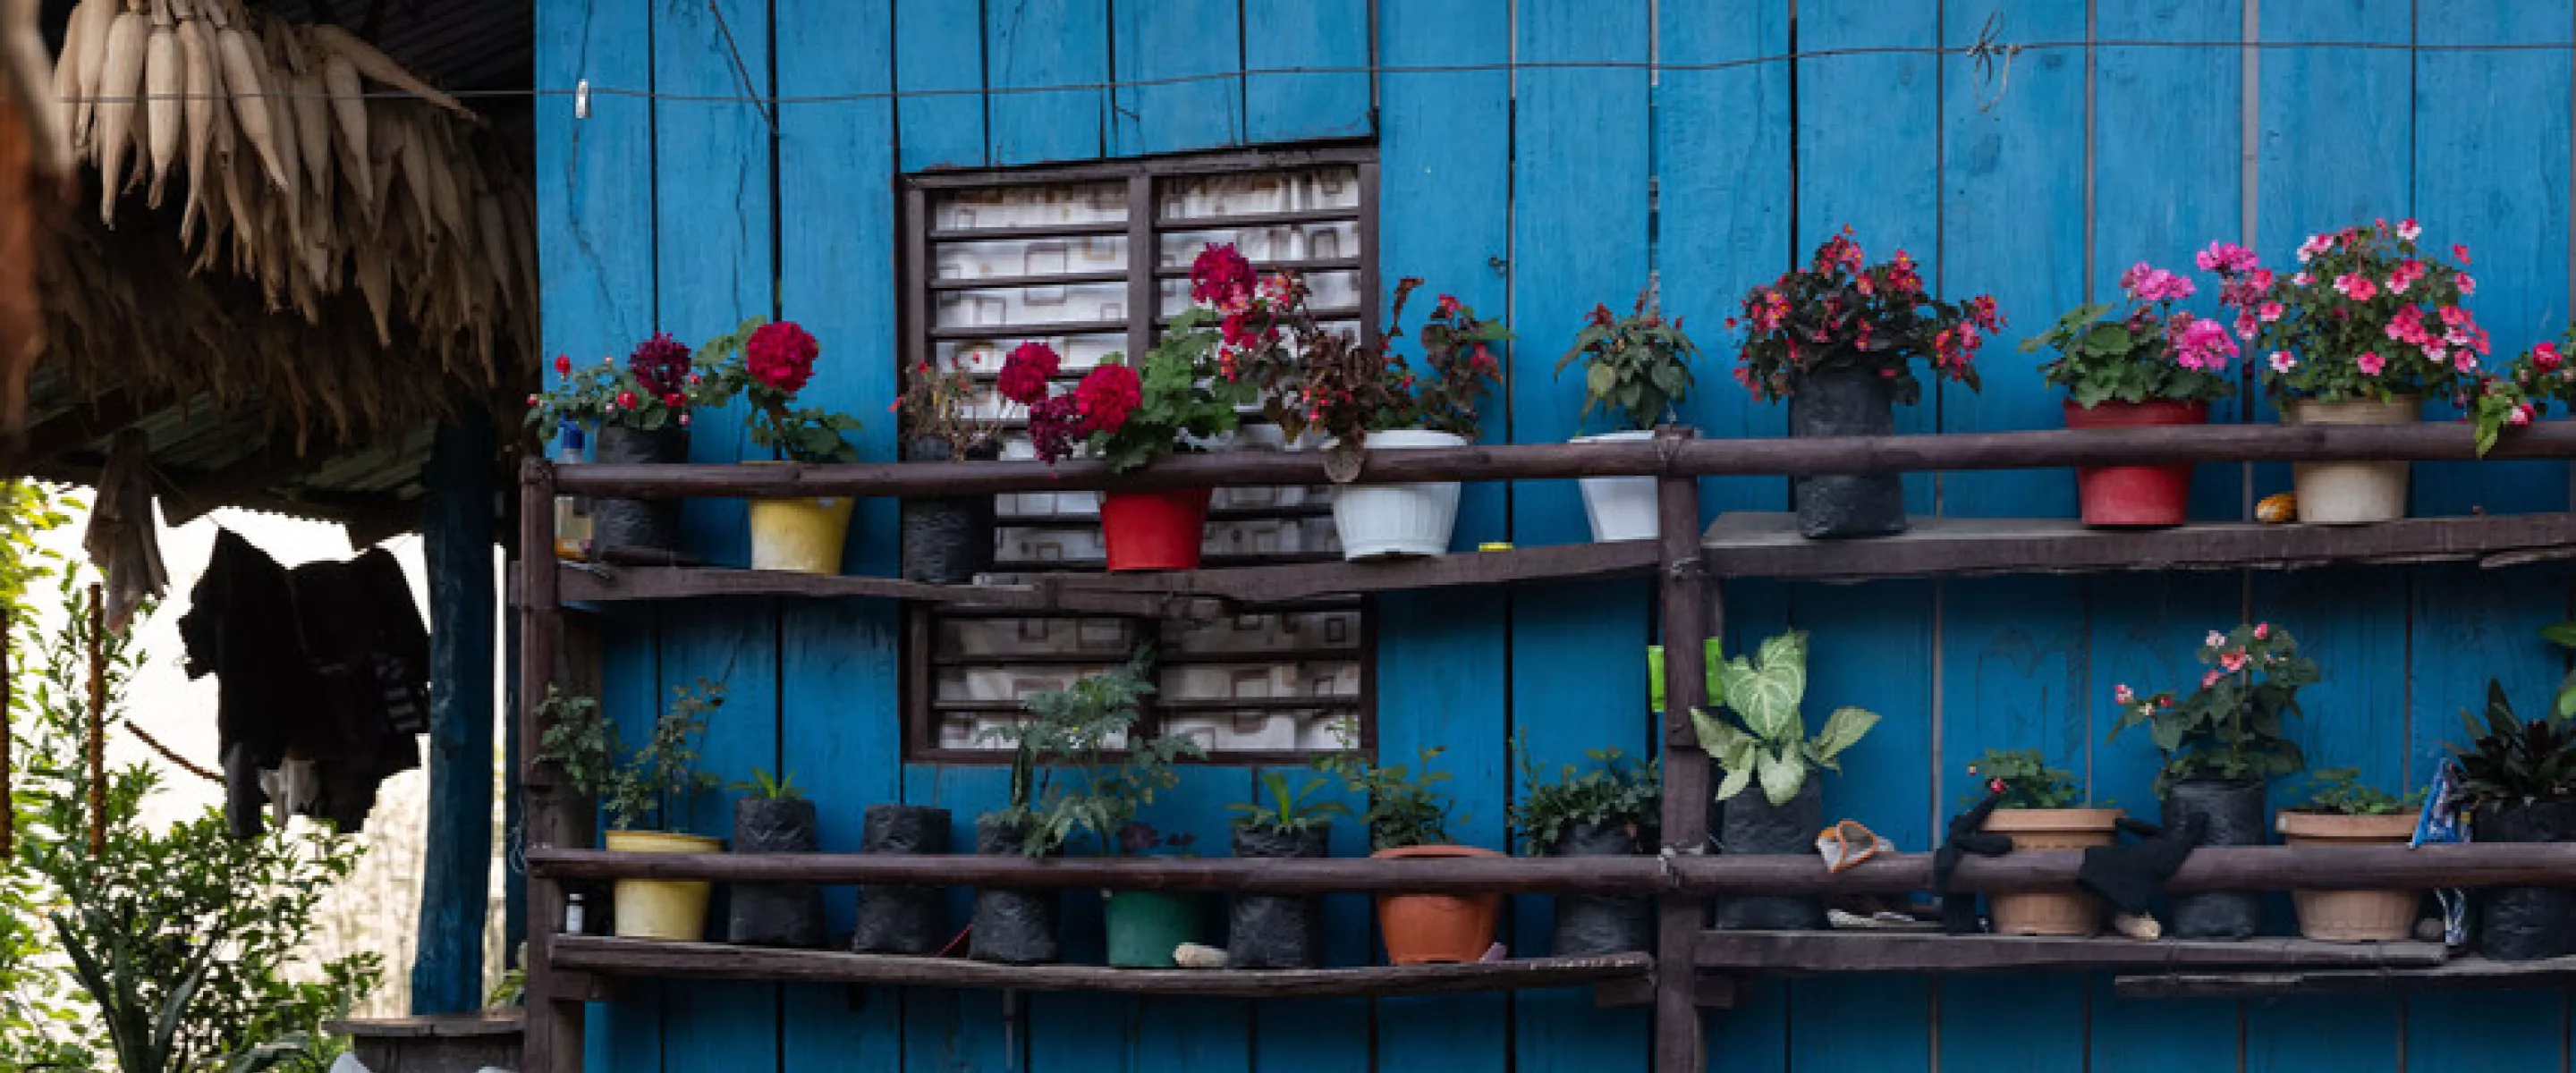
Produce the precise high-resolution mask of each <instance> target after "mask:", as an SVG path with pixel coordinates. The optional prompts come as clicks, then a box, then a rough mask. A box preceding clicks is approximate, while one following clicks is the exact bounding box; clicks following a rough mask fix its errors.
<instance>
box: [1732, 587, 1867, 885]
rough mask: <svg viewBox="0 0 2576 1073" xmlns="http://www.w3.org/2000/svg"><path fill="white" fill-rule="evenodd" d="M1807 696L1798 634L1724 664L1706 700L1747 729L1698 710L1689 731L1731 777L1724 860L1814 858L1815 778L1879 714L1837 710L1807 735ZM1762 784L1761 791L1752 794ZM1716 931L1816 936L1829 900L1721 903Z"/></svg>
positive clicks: (1818, 801)
mask: <svg viewBox="0 0 2576 1073" xmlns="http://www.w3.org/2000/svg"><path fill="white" fill-rule="evenodd" d="M1806 693H1807V634H1806V631H1803V630H1791V631H1789V632H1787V633H1784V634H1781V635H1779V636H1777V637H1773V638H1771V639H1770V640H1767V641H1764V642H1762V646H1761V648H1760V649H1758V650H1757V651H1756V652H1755V657H1754V658H1753V659H1751V660H1747V659H1745V658H1744V657H1742V656H1737V657H1734V658H1732V659H1729V660H1727V661H1726V662H1724V663H1721V664H1719V665H1718V669H1717V681H1715V682H1712V683H1710V684H1709V703H1710V704H1711V705H1717V704H1724V705H1725V706H1726V707H1727V708H1729V709H1731V710H1733V711H1734V712H1735V714H1736V716H1737V718H1740V719H1742V720H1743V721H1744V722H1743V725H1742V726H1741V727H1739V726H1737V725H1735V724H1732V723H1728V722H1726V721H1724V720H1721V719H1719V718H1718V717H1716V716H1714V715H1711V714H1709V712H1708V710H1707V709H1704V708H1693V709H1691V726H1692V728H1693V729H1694V730H1696V731H1697V732H1698V736H1699V747H1700V749H1701V750H1703V751H1705V752H1706V753H1708V755H1709V757H1710V758H1711V759H1713V760H1715V761H1716V762H1717V765H1718V769H1719V770H1721V771H1723V772H1725V773H1726V778H1725V779H1724V780H1723V781H1721V782H1720V783H1719V784H1718V787H1717V799H1718V800H1719V801H1720V802H1723V803H1724V804H1725V810H1726V811H1725V812H1724V813H1723V814H1722V815H1721V816H1720V823H1719V827H1718V841H1719V843H1720V845H1721V846H1722V847H1723V848H1724V850H1725V852H1727V853H1766V854H1807V853H1814V852H1815V851H1816V848H1815V836H1816V832H1817V831H1818V830H1819V829H1821V828H1822V827H1823V826H1824V798H1823V784H1822V783H1821V782H1820V781H1818V780H1816V779H1814V778H1810V777H1809V776H1810V775H1811V774H1812V773H1813V770H1814V769H1816V768H1824V769H1826V770H1828V771H1833V772H1837V773H1839V772H1840V771H1842V765H1841V764H1840V763H1838V762H1836V760H1835V758H1836V757H1838V756H1841V755H1842V752H1843V750H1845V749H1849V748H1851V747H1852V746H1853V745H1855V744H1858V743H1859V742H1860V739H1861V738H1862V737H1863V736H1865V735H1867V734H1868V733H1869V730H1870V728H1871V727H1874V726H1877V725H1878V715H1877V714H1876V713H1873V712H1870V711H1866V710H1864V709H1860V708H1851V707H1844V708H1836V709H1834V713H1833V714H1832V715H1830V716H1827V717H1825V725H1824V728H1823V729H1822V730H1820V731H1818V732H1817V734H1816V736H1815V737H1812V738H1810V737H1808V736H1807V723H1806V719H1805V718H1804V717H1803V716H1801V715H1800V714H1799V712H1798V707H1799V704H1800V703H1801V702H1803V701H1804V700H1805V699H1806ZM1757 780H1759V781H1760V783H1761V787H1762V792H1761V793H1759V794H1751V795H1747V794H1745V792H1744V791H1745V790H1746V789H1748V788H1750V787H1752V786H1753V785H1754V783H1755V782H1756V781H1757ZM1717 926H1718V927H1721V928H1732V929H1739V930H1741V929H1814V928H1821V927H1824V926H1825V912H1824V907H1823V905H1822V903H1820V902H1818V901H1817V900H1816V899H1814V898H1794V897H1742V898H1728V899H1726V900H1724V901H1722V902H1719V903H1718V907H1717Z"/></svg>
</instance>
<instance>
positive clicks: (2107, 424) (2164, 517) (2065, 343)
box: [2021, 247, 2242, 526]
mask: <svg viewBox="0 0 2576 1073" xmlns="http://www.w3.org/2000/svg"><path fill="white" fill-rule="evenodd" d="M2221 250H2226V251H2231V252H2228V253H2226V254H2224V256H2227V257H2230V258H2234V257H2237V256H2239V255H2240V254H2241V252H2242V251H2241V248H2239V247H2212V249H2210V250H2204V251H2202V253H2201V255H2200V263H2201V264H2202V265H2203V266H2210V265H2214V264H2217V263H2219V261H2218V260H2217V258H2219V257H2220V256H2222V255H2221V253H2220V252H2219V251H2221ZM2229 263H2234V262H2233V261H2230V262H2229ZM2197 289H2198V288H2196V287H2195V286H2193V284H2192V282H2191V281H2190V280H2189V279H2186V278H2184V277H2182V276H2179V275H2176V274H2174V273H2172V272H2168V271H2166V270H2164V269H2161V268H2156V267H2153V266H2150V265H2148V264H2147V263H2146V262H2143V261H2141V262H2139V263H2138V264H2136V265H2134V266H2132V267H2131V268H2130V269H2129V270H2128V271H2126V272H2122V273H2120V290H2121V293H2122V295H2123V296H2124V298H2125V300H2124V301H2123V302H2121V303H2120V304H2117V305H2114V304H2112V303H2109V302H2088V303H2086V304H2084V305H2080V306H2077V307H2075V308H2074V309H2072V310H2069V311H2067V314H2066V315H2065V316H2063V317H2059V318H2058V319H2057V323H2056V324H2055V325H2054V326H2052V327H2050V328H2049V329H2048V331H2047V332H2046V333H2044V334H2041V335H2037V336H2034V337H2032V338H2030V339H2026V340H2024V341H2023V342H2022V344H2021V348H2022V350H2024V351H2026V352H2027V351H2035V350H2038V349H2039V348H2041V347H2047V348H2048V349H2050V350H2054V351H2056V352H2057V357H2056V359H2055V360H2052V361H2049V362H2047V363H2045V364H2043V365H2041V366H2040V371H2041V372H2042V374H2044V376H2045V377H2046V379H2047V381H2048V382H2049V383H2050V384H2053V385H2055V386H2057V387H2061V388H2064V389H2066V393H2067V398H2066V403H2065V408H2066V427H2068V428H2071V429H2094V428H2140V427H2147V426H2155V425H2199V424H2206V423H2208V421H2209V404H2210V403H2211V402H2212V401H2213V400H2216V399H2220V398H2224V397H2226V396H2227V394H2228V393H2229V392H2230V391H2233V390H2234V389H2235V375H2236V374H2235V372H2234V370H2233V369H2232V368H2231V367H2230V366H2231V363H2232V362H2234V361H2235V359H2236V353H2237V352H2236V341H2235V340H2234V339H2232V338H2229V337H2228V334H2227V326H2226V325H2225V324H2224V323H2221V322H2220V321H2218V320H2216V319H2214V318H2210V317H2204V316H2200V315H2197V314H2194V313H2192V312H2190V311H2188V310H2181V309H2176V308H2174V303H2176V302H2179V301H2181V300H2183V299H2185V298H2189V297H2191V296H2192V294H2193V293H2194V292H2195V291H2196V290H2197ZM2075 489H2076V499H2077V500H2078V502H2080V503H2081V504H2082V508H2083V516H2084V524H2086V525H2093V526H2169V525H2181V524H2182V523H2183V516H2184V511H2185V507H2186V506H2187V505H2188V504H2189V502H2190V499H2191V464H2190V463H2188V462H2186V463H2182V464H2179V465H2165V466H2081V467H2078V468H2077V469H2076V471H2075Z"/></svg>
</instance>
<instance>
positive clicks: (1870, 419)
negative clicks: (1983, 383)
mask: <svg viewBox="0 0 2576 1073" xmlns="http://www.w3.org/2000/svg"><path fill="white" fill-rule="evenodd" d="M1791 386H1792V388H1793V389H1794V390H1792V391H1791V392H1790V394H1789V435H1790V436H1791V437H1792V438H1794V439H1801V440H1804V439H1816V438H1821V437H1828V436H1892V435H1895V434H1896V396H1895V393H1894V389H1892V388H1891V387H1889V385H1888V381H1887V379H1886V378H1885V377H1881V376H1879V375H1877V374H1876V373H1874V372H1872V371H1871V370H1869V369H1867V368H1864V367H1862V365H1861V364H1860V362H1859V360H1858V359H1856V358H1850V357H1844V358H1838V359H1828V360H1827V361H1826V362H1825V363H1824V364H1823V365H1821V366H1820V367H1818V368H1816V369H1814V370H1812V371H1810V372H1808V373H1807V374H1806V375H1804V376H1801V377H1799V378H1798V381H1797V383H1795V384H1793V385H1791ZM1789 498H1790V499H1792V500H1794V501H1795V502H1796V503H1797V505H1798V533H1799V535H1801V536H1804V537H1807V538H1809V539H1813V540H1824V539H1842V538H1849V537H1873V536H1889V535H1892V534H1896V533H1902V532H1904V531H1905V529H1906V525H1907V522H1906V518H1905V482H1904V480H1903V479H1902V478H1899V477H1898V476H1897V475H1896V474H1893V473H1843V474H1832V475H1828V476H1820V477H1794V478H1791V479H1790V481H1789ZM1810 833H1812V832H1810Z"/></svg>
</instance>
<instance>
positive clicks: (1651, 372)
mask: <svg viewBox="0 0 2576 1073" xmlns="http://www.w3.org/2000/svg"><path fill="white" fill-rule="evenodd" d="M1697 357H1699V344H1697V343H1693V342H1691V339H1690V336H1687V335H1684V334H1682V322H1681V320H1680V318H1673V319H1670V320H1667V319H1665V318H1664V313H1663V310H1661V309H1658V308H1656V306H1655V289H1654V288H1653V287H1648V288H1646V289H1645V290H1642V291H1639V292H1637V305H1636V308H1635V309H1632V310H1630V311H1629V313H1628V315H1627V316H1624V317H1623V316H1619V315H1617V314H1614V313H1612V312H1610V307H1609V306H1606V305H1595V306H1593V307H1592V313H1591V316H1590V317H1589V319H1587V320H1586V321H1585V322H1584V325H1583V330H1582V331H1581V332H1579V333H1577V334H1576V335H1575V337H1574V346H1573V347H1572V348H1571V349H1568V350H1567V351H1566V352H1565V356H1564V357H1561V358H1558V359H1556V372H1557V375H1559V376H1563V375H1565V368H1566V366H1569V365H1572V364H1574V363H1575V362H1577V361H1581V362H1582V363H1583V411H1582V413H1581V414H1580V415H1579V416H1582V417H1590V416H1592V411H1594V410H1596V409H1598V410H1602V411H1605V412H1607V411H1616V412H1617V415H1618V419H1619V427H1620V428H1622V429H1628V430H1632V431H1634V430H1644V429H1650V428H1653V427H1655V424H1656V422H1659V421H1662V420H1664V419H1665V415H1667V414H1670V413H1672V412H1673V408H1674V407H1676V406H1680V405H1681V403H1682V400H1683V399H1684V398H1686V397H1688V396H1689V395H1690V390H1691V371H1690V363H1691V361H1692V360H1693V359H1695V358H1697Z"/></svg>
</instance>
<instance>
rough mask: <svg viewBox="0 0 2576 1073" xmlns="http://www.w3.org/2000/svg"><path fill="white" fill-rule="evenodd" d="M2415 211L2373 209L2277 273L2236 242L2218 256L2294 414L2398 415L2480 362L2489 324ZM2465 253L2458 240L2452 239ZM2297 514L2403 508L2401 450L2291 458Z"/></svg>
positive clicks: (2353, 517) (2379, 518) (2266, 384)
mask: <svg viewBox="0 0 2576 1073" xmlns="http://www.w3.org/2000/svg"><path fill="white" fill-rule="evenodd" d="M2420 237H2422V231H2421V229H2420V228H2418V227H2417V226H2416V224H2415V221H2413V220H2405V221H2401V222H2399V223H2398V225H2397V226H2395V227H2390V226H2388V224H2387V222H2386V221H2384V220H2383V221H2377V222H2374V223H2372V224H2370V225H2369V226H2367V227H2347V228H2344V229H2343V230H2341V231H2337V232H2335V233H2333V234H2330V235H2310V236H2308V238H2307V241H2305V242H2302V243H2300V244H2299V252H2298V258H2299V267H2298V271H2296V272H2293V273H2290V274H2289V275H2287V276H2282V275H2279V274H2278V273H2274V272H2272V271H2270V270H2267V269H2264V268H2262V267H2260V266H2259V265H2257V264H2255V262H2254V258H2253V257H2252V255H2250V254H2244V253H2242V252H2241V251H2238V252H2237V253H2236V254H2235V255H2233V256H2232V257H2231V259H2230V262H2229V263H2228V264H2226V265H2224V266H2223V267H2221V268H2220V272H2221V274H2222V275H2223V276H2225V277H2226V278H2227V283H2228V285H2227V287H2226V289H2225V290H2224V291H2223V292H2222V293H2221V294H2220V296H2219V297H2220V300H2221V301H2223V302H2225V303H2226V304H2228V305H2229V306H2231V307H2233V308H2234V309H2235V310H2236V311H2237V312H2236V330H2237V334H2238V335H2239V336H2241V337H2244V338H2247V339H2251V340H2254V341H2255V344H2256V349H2257V350H2259V351H2261V352H2262V353H2263V354H2264V357H2263V358H2262V360H2261V363H2260V364H2259V365H2258V366H2257V372H2258V374H2259V375H2260V376H2261V377H2262V379H2263V390H2264V391H2265V393H2267V394H2269V395H2270V396H2271V397H2272V399H2273V400H2274V401H2275V402H2278V403H2279V404H2280V405H2281V419H2282V421H2284V422H2285V423H2288V424H2294V425H2404V424H2412V423H2414V422H2415V420H2416V419H2417V418H2418V417H2419V416H2421V414H2422V411H2423V403H2424V397H2425V396H2427V395H2435V394H2440V393H2443V392H2445V391H2447V390H2450V389H2452V388H2453V387H2455V386H2456V385H2458V384H2460V383H2461V382H2463V381H2462V378H2464V377H2470V376H2473V375H2474V374H2475V373H2477V371H2478V366H2479V362H2480V359H2481V358H2482V357H2483V356H2485V355H2486V354H2487V352H2488V349H2489V347H2488V342H2487V333H2486V331H2485V329H2482V328H2480V327H2478V324H2477V319H2476V318H2475V317H2472V316H2470V314H2469V311H2468V310H2467V309H2466V308H2464V307H2463V306H2462V305H2461V304H2460V303H2461V302H2462V301H2463V300H2465V299H2467V298H2468V297H2469V296H2470V295H2472V294H2475V293H2476V292H2477V281H2476V280H2475V279H2474V278H2472V277H2470V275H2469V274H2468V272H2467V271H2466V270H2465V269H2463V268H2461V267H2458V266H2455V265H2453V264H2451V263H2450V262H2448V261H2445V260H2443V259H2441V258H2440V257H2438V256H2435V255H2433V254H2431V253H2429V252H2428V251H2425V250H2423V249H2421V248H2419V247H2418V246H2417V244H2416V242H2417V239H2419V238H2420ZM2451 256H2452V257H2453V258H2454V259H2456V260H2457V261H2458V262H2459V263H2460V264H2461V265H2466V264H2467V263H2468V260H2469V251H2468V248H2467V247H2465V246H2453V247H2451ZM2291 481H2292V485H2293V487H2294V489H2295V491H2296V493H2297V497H2298V504H2299V508H2298V510H2299V520H2300V521H2302V522H2308V523H2311V524H2315V525H2353V524H2358V523H2363V522H2384V521H2390V520H2393V519H2397V518H2403V517H2405V516H2406V488H2407V464H2406V463H2404V462H2298V463H2294V464H2292V466H2291Z"/></svg>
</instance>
